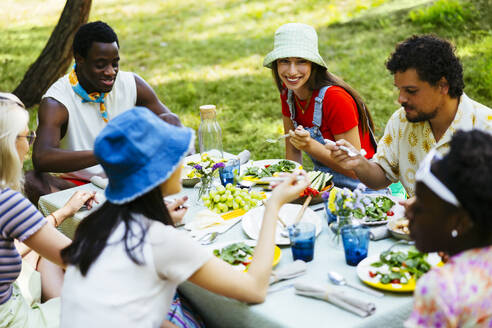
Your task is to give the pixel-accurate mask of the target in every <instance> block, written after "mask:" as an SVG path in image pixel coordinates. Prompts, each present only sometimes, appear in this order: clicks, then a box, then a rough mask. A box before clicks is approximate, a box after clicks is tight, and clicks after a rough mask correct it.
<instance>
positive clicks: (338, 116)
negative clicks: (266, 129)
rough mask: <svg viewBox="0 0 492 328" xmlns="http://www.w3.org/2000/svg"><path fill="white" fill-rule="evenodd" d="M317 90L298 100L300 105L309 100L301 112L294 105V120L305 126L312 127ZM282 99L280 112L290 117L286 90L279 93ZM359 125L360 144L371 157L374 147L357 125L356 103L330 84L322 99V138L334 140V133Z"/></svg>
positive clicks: (345, 93)
mask: <svg viewBox="0 0 492 328" xmlns="http://www.w3.org/2000/svg"><path fill="white" fill-rule="evenodd" d="M318 93H319V90H314V91H313V94H312V96H311V99H309V100H306V101H299V103H300V104H301V106H302V107H305V106H306V103H307V102H309V107H308V108H307V110H306V111H305V112H304V113H303V112H302V110H301V109H298V108H297V105H296V103H295V101H294V105H295V106H296V117H295V121H296V122H297V123H298V124H300V125H302V126H304V127H307V128H310V127H313V115H314V103H315V100H314V99H315V98H316V97H317V96H318ZM280 99H281V101H282V114H283V115H284V116H287V117H289V118H290V111H289V105H288V104H287V91H284V92H282V93H281V94H280ZM355 126H359V137H360V144H361V146H362V148H364V149H365V150H366V152H367V155H366V158H368V159H369V158H372V156H373V155H374V153H375V149H374V147H373V145H372V143H371V138H370V135H369V133H368V132H367V133H365V134H362V127H361V126H360V125H359V114H358V111H357V105H356V103H355V101H354V99H353V98H352V97H351V96H350V94H349V93H348V92H347V91H345V90H344V89H343V88H341V87H339V86H332V87H330V88H328V90H326V93H325V98H324V99H323V114H322V117H321V126H320V131H321V134H322V135H323V138H325V139H330V140H333V141H335V138H334V135H336V134H341V133H344V132H347V131H348V130H350V129H352V128H354V127H355Z"/></svg>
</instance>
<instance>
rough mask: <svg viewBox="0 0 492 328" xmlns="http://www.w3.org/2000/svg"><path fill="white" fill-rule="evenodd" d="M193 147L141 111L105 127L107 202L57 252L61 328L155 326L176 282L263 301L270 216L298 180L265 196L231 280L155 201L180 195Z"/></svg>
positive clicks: (292, 194)
mask: <svg viewBox="0 0 492 328" xmlns="http://www.w3.org/2000/svg"><path fill="white" fill-rule="evenodd" d="M193 143H194V133H193V131H192V130H191V129H188V128H180V127H175V126H172V125H170V124H167V123H165V122H163V121H162V120H160V119H159V118H158V117H157V116H156V115H154V114H153V113H152V112H150V111H149V110H148V109H146V108H142V107H136V108H133V109H131V110H129V111H126V112H124V113H122V114H120V115H119V116H117V117H116V118H115V119H113V120H111V121H109V123H108V125H107V126H106V127H105V128H104V130H103V131H102V132H101V134H100V135H99V136H98V138H97V139H96V142H95V146H94V153H95V156H96V157H97V159H98V161H99V163H100V164H101V165H102V166H103V168H104V170H105V172H106V175H107V176H108V178H109V184H108V187H107V189H106V198H107V202H106V203H104V204H103V205H102V206H101V208H99V209H98V210H97V211H95V212H94V213H92V214H91V215H89V216H88V217H87V218H85V219H84V220H83V221H82V222H81V223H80V225H79V227H78V229H77V231H76V233H75V237H74V240H73V243H72V245H71V246H69V247H67V248H66V249H65V250H63V252H62V256H63V259H64V260H65V261H66V262H67V263H68V269H67V272H66V274H65V283H64V286H63V291H62V318H61V326H62V327H71V328H77V327H91V326H98V325H100V324H101V323H111V326H113V327H159V326H160V324H161V323H162V322H163V321H164V320H165V318H166V312H167V309H169V306H170V304H171V301H172V299H173V295H174V294H175V291H176V287H177V286H178V284H180V283H182V282H183V281H185V280H189V281H191V282H192V283H194V284H196V285H198V286H201V287H203V288H205V289H208V290H210V291H212V292H214V293H217V294H221V295H224V296H228V297H232V298H235V299H238V300H240V301H244V302H248V303H259V302H262V301H263V300H264V298H265V295H266V291H267V287H268V281H269V277H270V273H271V267H272V261H273V255H274V246H275V229H276V217H277V214H278V210H279V208H280V207H281V206H282V204H284V203H286V202H288V201H290V200H293V199H295V198H296V197H297V196H298V195H299V193H300V192H301V191H302V190H303V189H304V188H306V187H307V185H308V181H307V179H306V178H305V177H304V178H303V179H301V180H300V181H297V178H296V176H295V175H292V176H290V177H289V178H288V179H287V180H286V181H285V182H283V183H282V184H280V185H278V187H277V188H275V190H274V191H273V193H272V196H271V197H270V199H269V200H268V202H267V205H266V209H265V215H264V220H263V223H262V228H261V232H260V236H259V238H258V244H257V246H256V251H255V254H254V257H253V260H252V263H251V265H250V266H249V269H248V272H238V271H236V270H234V269H233V268H232V267H231V266H230V265H228V264H226V263H225V262H223V261H222V260H220V259H218V258H216V257H215V256H213V255H212V252H211V251H210V250H209V249H206V248H204V247H203V246H201V245H199V244H198V243H197V242H196V241H194V240H193V239H191V237H190V236H188V234H187V233H186V232H184V231H180V230H176V229H175V228H174V227H173V223H172V220H171V218H170V216H169V212H168V210H167V208H166V206H165V204H164V202H163V197H165V196H168V195H172V194H175V193H177V192H179V191H180V190H181V182H180V176H181V167H182V161H183V159H184V157H185V156H186V154H187V152H188V150H189V148H190V147H191V146H192V145H193Z"/></svg>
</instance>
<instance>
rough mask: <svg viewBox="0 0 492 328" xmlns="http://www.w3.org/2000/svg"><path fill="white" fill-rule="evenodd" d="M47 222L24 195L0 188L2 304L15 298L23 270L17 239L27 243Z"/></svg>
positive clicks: (0, 298)
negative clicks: (16, 281)
mask: <svg viewBox="0 0 492 328" xmlns="http://www.w3.org/2000/svg"><path fill="white" fill-rule="evenodd" d="M46 222H47V221H46V219H45V218H44V217H43V215H42V214H41V213H40V212H39V211H38V210H37V209H36V207H34V205H32V204H31V202H29V201H28V200H27V199H26V198H25V197H24V196H22V194H20V193H18V192H17V191H14V190H11V189H9V188H6V189H0V304H3V303H5V302H7V301H8V300H9V298H10V296H11V295H12V284H13V283H14V281H15V280H16V279H17V277H18V276H19V274H20V271H21V267H22V258H21V255H20V254H19V252H18V251H17V249H16V248H15V245H14V238H15V239H17V240H19V241H24V240H26V239H27V238H29V237H30V236H32V235H33V234H34V233H36V232H37V231H38V230H39V229H40V228H41V227H42V226H43V225H44V224H46Z"/></svg>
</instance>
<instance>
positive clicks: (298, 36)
mask: <svg viewBox="0 0 492 328" xmlns="http://www.w3.org/2000/svg"><path fill="white" fill-rule="evenodd" d="M263 65H264V66H265V67H268V68H271V69H272V73H273V78H274V79H275V83H276V85H277V88H278V90H279V91H280V99H281V102H282V114H283V122H284V129H285V133H289V131H292V132H290V137H289V138H288V139H287V140H286V150H285V152H286V158H287V159H290V160H294V161H296V162H299V163H302V151H304V152H306V153H307V154H308V155H309V157H311V159H312V160H313V163H314V167H315V169H316V170H320V171H325V172H330V173H331V174H333V181H334V183H335V185H337V186H340V187H348V188H350V189H352V190H353V189H355V188H356V187H357V185H358V184H359V182H360V181H359V180H357V179H356V176H355V174H354V172H353V171H348V170H345V169H343V168H341V167H340V166H338V165H337V164H336V163H335V162H334V161H333V160H332V159H331V157H330V153H329V152H327V151H326V150H325V149H324V147H323V145H324V144H325V139H329V140H332V141H336V140H339V139H345V140H350V143H351V144H353V145H356V146H355V147H356V148H358V149H361V148H363V149H364V150H365V151H366V155H365V156H366V157H367V158H371V157H372V156H373V155H374V153H375V151H376V141H375V139H374V135H373V130H374V124H373V122H372V118H371V114H370V113H369V110H368V109H367V107H366V106H365V104H364V102H363V101H362V99H361V97H360V96H359V94H358V93H357V92H356V91H355V90H354V89H353V88H352V87H350V86H349V85H348V84H347V83H346V82H344V81H343V80H342V79H341V78H339V77H337V76H335V75H334V74H332V73H330V72H329V71H328V70H327V65H326V63H325V61H324V60H323V58H322V57H321V56H320V54H319V52H318V36H317V34H316V31H315V30H314V28H313V27H311V26H309V25H305V24H300V23H290V24H285V25H282V26H281V27H279V28H278V29H277V31H276V32H275V38H274V49H273V50H272V51H271V52H270V53H269V54H268V55H266V57H265V59H264V61H263Z"/></svg>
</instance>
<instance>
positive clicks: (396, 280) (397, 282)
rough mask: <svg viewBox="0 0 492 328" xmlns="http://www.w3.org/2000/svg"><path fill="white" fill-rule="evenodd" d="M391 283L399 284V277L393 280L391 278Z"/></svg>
mask: <svg viewBox="0 0 492 328" xmlns="http://www.w3.org/2000/svg"><path fill="white" fill-rule="evenodd" d="M391 283H392V284H399V283H400V279H393V280H391Z"/></svg>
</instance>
